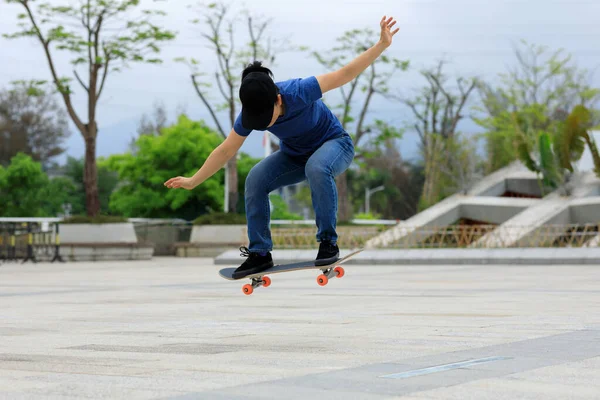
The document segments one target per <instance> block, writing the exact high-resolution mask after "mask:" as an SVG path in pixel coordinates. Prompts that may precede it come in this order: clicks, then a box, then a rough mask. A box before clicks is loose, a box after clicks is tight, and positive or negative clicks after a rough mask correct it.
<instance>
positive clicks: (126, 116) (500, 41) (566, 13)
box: [0, 0, 600, 159]
mask: <svg viewBox="0 0 600 400" xmlns="http://www.w3.org/2000/svg"><path fill="white" fill-rule="evenodd" d="M73 1H74V0H71V1H70V2H73ZM50 3H52V4H54V5H62V4H65V3H69V0H50ZM141 3H142V5H143V6H152V7H159V8H161V9H163V10H165V11H167V13H168V15H167V16H166V17H164V18H162V19H160V20H159V21H161V26H163V27H165V28H167V29H171V30H174V31H177V33H178V37H177V39H176V40H175V41H173V42H170V43H168V44H166V45H165V46H164V47H163V50H162V51H161V54H160V56H161V57H162V59H163V60H164V63H163V64H161V65H133V66H132V68H130V69H126V70H123V71H122V72H120V73H118V74H112V75H110V76H109V79H108V81H107V84H106V88H105V90H104V93H103V95H102V98H101V100H100V103H99V106H98V123H99V127H100V132H99V136H98V143H97V153H98V155H99V156H107V155H110V154H114V153H121V152H124V151H126V150H127V145H128V143H129V142H130V140H131V138H132V137H133V136H135V135H136V132H135V130H136V127H137V125H138V123H139V121H140V119H141V117H142V115H143V114H145V113H146V114H149V113H151V111H152V108H153V105H154V104H155V103H157V102H161V103H163V104H164V105H165V106H166V108H167V110H168V111H169V118H170V120H171V121H174V119H175V117H176V112H177V110H178V109H183V110H185V112H186V113H187V114H188V115H189V116H190V117H191V118H193V119H205V120H206V121H207V122H209V124H212V120H211V119H210V116H209V114H208V113H207V111H206V109H205V108H204V106H203V104H202V103H201V101H200V99H199V98H198V96H197V95H196V93H195V91H194V88H193V86H192V84H191V82H190V76H189V75H190V71H189V69H188V68H187V67H186V66H185V65H182V64H180V63H176V62H175V61H174V59H175V58H177V57H194V58H197V59H200V60H201V62H202V64H201V65H202V68H203V69H204V70H205V71H206V72H214V71H215V58H214V56H213V54H212V53H211V51H210V50H209V49H208V48H207V47H206V43H205V42H204V41H203V39H202V37H201V33H202V32H203V30H202V28H201V27H199V26H196V25H193V24H191V23H190V20H191V19H192V18H195V16H196V15H195V14H194V12H193V9H190V8H189V7H188V6H190V5H195V4H197V2H196V1H189V0H166V1H163V2H162V3H159V5H158V6H157V5H155V3H154V2H153V1H151V0H142V1H141ZM230 4H231V7H232V9H233V10H240V9H242V8H243V7H247V8H249V9H250V11H251V12H252V13H253V14H254V15H260V16H264V17H267V18H271V20H272V22H271V24H270V28H269V32H270V34H271V35H273V36H276V37H282V38H283V37H285V38H288V39H289V40H290V41H291V42H292V43H293V44H295V45H302V46H307V47H308V48H309V49H311V50H316V51H327V50H328V49H331V48H332V47H333V46H335V43H336V38H337V37H339V36H340V35H342V34H343V33H344V32H345V31H347V30H350V29H356V28H372V29H373V30H376V31H377V30H378V29H379V21H380V19H381V17H382V16H383V15H388V16H393V17H395V18H396V19H397V20H398V26H399V27H400V32H399V33H398V34H397V35H396V36H395V37H394V42H393V43H392V46H391V47H390V48H388V49H387V50H386V53H385V54H387V55H389V56H392V57H397V58H399V59H403V60H409V61H410V63H411V68H410V70H409V71H407V72H402V73H399V74H397V75H396V76H395V77H394V79H393V81H392V82H391V87H392V90H393V91H394V92H395V93H396V94H398V95H399V96H402V97H411V96H413V95H414V93H415V91H416V90H417V89H418V88H419V87H421V86H423V84H424V83H425V82H424V81H423V79H422V78H421V77H420V76H419V74H418V71H419V70H420V69H422V68H425V67H431V66H433V65H435V64H436V62H437V61H438V60H439V59H440V58H442V57H443V58H445V59H446V60H448V61H449V64H448V67H447V70H446V72H447V73H448V75H449V76H450V77H453V76H458V75H460V76H465V77H471V76H472V77H478V78H480V79H485V80H487V81H489V82H492V83H493V82H494V81H495V80H496V79H497V77H498V74H499V73H502V72H504V71H506V69H507V68H508V67H510V66H512V65H514V63H515V57H514V51H513V49H514V46H515V45H516V44H518V43H519V41H520V40H522V39H524V40H527V41H528V42H530V43H534V44H537V45H544V46H548V47H549V48H550V49H558V48H564V49H565V50H566V51H567V52H569V53H571V54H572V55H573V58H574V60H575V62H576V63H577V64H578V65H579V66H580V67H581V68H587V69H589V70H590V71H594V70H598V67H600V1H598V0H543V1H542V0H520V1H518V0H487V1H482V0H454V1H448V0H369V1H364V0H362V1H352V0H327V1H316V0H304V1H302V2H300V1H297V2H289V1H274V0H270V1H269V0H254V1H252V2H247V3H243V2H230ZM20 12H22V10H21V6H19V5H14V4H11V5H8V4H6V3H5V2H4V1H0V33H11V32H14V31H15V30H16V29H17V18H16V16H17V14H19V13H20ZM236 30H237V33H236V39H237V40H238V43H241V42H244V41H247V40H248V38H247V37H245V36H244V33H245V30H244V25H243V24H239V25H236ZM374 39H377V38H374ZM55 54H56V62H57V69H58V71H59V73H60V74H61V75H70V74H71V71H72V67H71V65H70V64H69V56H68V54H67V53H56V52H55ZM271 67H272V70H273V72H274V73H275V78H276V80H285V79H289V78H296V77H306V76H311V75H318V74H321V73H324V72H328V71H326V70H325V69H324V68H323V67H321V66H320V65H319V64H318V63H317V62H316V61H315V60H314V59H312V58H311V57H309V56H308V55H307V54H306V53H298V52H283V53H281V54H280V55H278V57H277V60H276V63H275V65H272V66H271ZM240 72H241V71H240ZM48 78H49V70H48V67H47V63H46V60H45V58H44V54H43V51H42V47H41V46H40V44H39V43H38V42H36V41H35V40H34V39H29V38H27V39H19V40H7V39H4V38H1V37H0V88H3V87H7V86H8V85H9V84H10V82H12V81H15V80H21V79H48ZM592 83H593V84H594V85H595V86H597V87H600V71H597V73H595V74H594V75H593V76H592ZM82 92H83V90H82V89H81V88H78V90H77V91H76V93H75V95H74V97H73V100H74V103H75V107H76V109H77V111H78V112H79V113H80V114H82V115H85V101H86V99H85V96H84V95H83V93H82ZM214 96H215V98H216V96H218V94H217V93H214ZM337 96H338V94H337V93H335V92H330V93H327V94H326V95H325V98H324V100H325V101H326V102H327V103H328V104H335V103H336V101H337V99H338V98H339V97H337ZM473 99H475V97H474V98H473ZM370 118H371V119H374V118H379V119H383V120H386V121H388V122H390V123H393V124H395V125H396V126H399V127H401V126H406V125H409V124H410V123H411V122H412V117H411V115H410V113H409V112H408V111H407V110H406V109H405V108H404V107H403V106H401V105H399V104H397V103H394V102H390V101H387V100H385V99H377V100H376V101H374V103H373V112H372V113H371V114H370ZM221 121H222V122H225V118H223V119H222V120H221ZM459 129H460V130H461V131H463V132H465V133H475V132H477V131H478V130H479V128H478V126H476V125H475V124H474V123H472V122H470V121H465V122H464V123H462V124H461V125H460V126H459ZM226 130H228V129H227V128H226ZM71 131H72V134H71V137H70V138H69V139H68V141H67V148H68V150H67V154H69V155H72V156H75V157H81V156H83V153H84V143H83V139H82V137H81V135H80V134H79V133H78V132H77V131H76V129H75V128H74V127H73V126H71ZM417 139H418V137H417V135H416V133H415V132H412V131H410V130H409V131H407V132H406V133H405V134H404V137H403V139H402V140H401V141H400V144H399V146H400V151H401V153H402V155H403V156H404V157H405V158H407V159H414V158H415V156H416V154H417V144H418V143H417ZM261 141H262V136H261V133H260V132H254V133H253V134H252V135H251V136H250V138H249V139H248V140H247V141H246V143H245V144H244V146H243V147H242V151H244V152H247V153H250V154H252V155H254V156H261V155H262V147H261ZM63 157H64V156H63Z"/></svg>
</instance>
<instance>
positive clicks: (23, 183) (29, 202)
mask: <svg viewBox="0 0 600 400" xmlns="http://www.w3.org/2000/svg"><path fill="white" fill-rule="evenodd" d="M47 186H48V176H46V174H45V173H44V171H42V166H41V164H40V163H38V162H35V161H33V160H32V159H31V157H30V156H28V155H26V154H23V153H19V154H17V155H16V156H14V157H13V158H12V159H11V162H10V164H9V165H8V167H7V168H2V167H0V198H1V199H2V201H0V215H2V216H3V217H43V216H45V215H44V203H45V202H46V200H47V199H46V198H45V192H46V190H47Z"/></svg>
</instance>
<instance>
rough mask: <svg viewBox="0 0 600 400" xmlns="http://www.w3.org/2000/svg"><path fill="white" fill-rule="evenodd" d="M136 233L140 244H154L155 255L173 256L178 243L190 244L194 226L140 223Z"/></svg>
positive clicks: (136, 226)
mask: <svg viewBox="0 0 600 400" xmlns="http://www.w3.org/2000/svg"><path fill="white" fill-rule="evenodd" d="M135 233H136V236H137V239H138V242H140V243H152V244H153V245H154V255H156V256H173V255H175V254H176V248H175V244H176V243H181V242H189V241H190V236H191V233H192V226H190V225H185V224H157V223H139V224H136V225H135Z"/></svg>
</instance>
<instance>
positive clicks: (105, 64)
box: [96, 46, 110, 100]
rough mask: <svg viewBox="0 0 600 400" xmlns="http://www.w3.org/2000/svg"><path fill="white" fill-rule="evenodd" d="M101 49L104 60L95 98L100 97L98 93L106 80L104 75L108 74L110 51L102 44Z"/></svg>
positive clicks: (100, 92)
mask: <svg viewBox="0 0 600 400" xmlns="http://www.w3.org/2000/svg"><path fill="white" fill-rule="evenodd" d="M103 49H104V57H105V58H106V61H104V71H103V72H102V79H101V80H100V89H98V94H97V95H96V100H98V99H99V98H100V95H101V94H102V90H103V89H104V83H105V82H106V76H107V75H108V68H109V65H110V53H109V52H108V51H107V50H106V47H104V46H103Z"/></svg>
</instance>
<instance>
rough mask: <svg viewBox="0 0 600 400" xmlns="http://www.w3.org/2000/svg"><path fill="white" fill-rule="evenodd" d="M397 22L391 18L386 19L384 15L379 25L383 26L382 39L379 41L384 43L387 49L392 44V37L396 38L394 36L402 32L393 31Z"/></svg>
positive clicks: (397, 29)
mask: <svg viewBox="0 0 600 400" xmlns="http://www.w3.org/2000/svg"><path fill="white" fill-rule="evenodd" d="M396 22H397V21H396V20H395V19H394V18H393V17H389V18H387V19H386V17H385V15H384V16H383V18H382V19H381V22H380V23H379V25H380V26H381V38H380V39H379V41H380V42H381V43H383V44H384V45H385V46H386V47H388V46H390V45H391V44H392V37H394V35H395V34H396V33H398V31H399V30H400V28H396V29H394V30H392V27H393V26H394V25H396Z"/></svg>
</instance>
